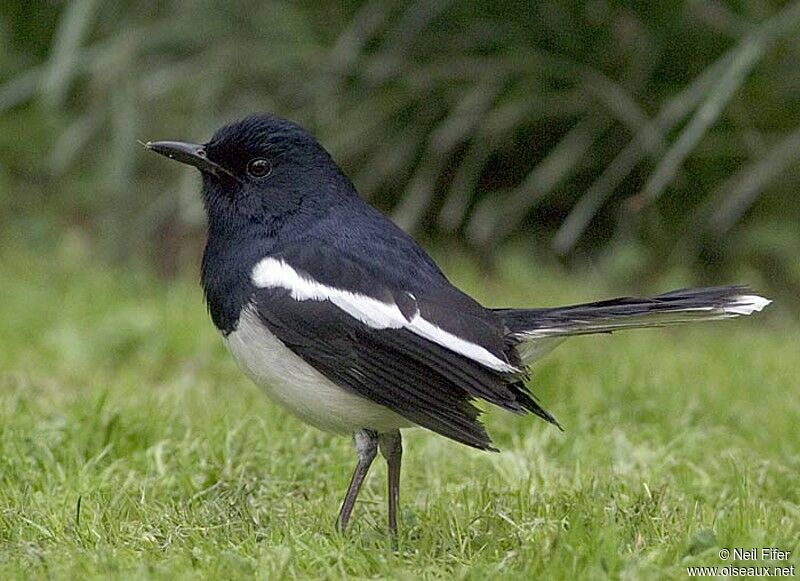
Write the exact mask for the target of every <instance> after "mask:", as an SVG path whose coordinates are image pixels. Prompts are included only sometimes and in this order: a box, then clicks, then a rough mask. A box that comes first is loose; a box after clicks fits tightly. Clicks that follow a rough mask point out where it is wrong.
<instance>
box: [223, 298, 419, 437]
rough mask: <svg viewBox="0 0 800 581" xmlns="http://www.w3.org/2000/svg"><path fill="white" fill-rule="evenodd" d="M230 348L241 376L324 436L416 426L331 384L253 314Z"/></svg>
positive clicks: (245, 316)
mask: <svg viewBox="0 0 800 581" xmlns="http://www.w3.org/2000/svg"><path fill="white" fill-rule="evenodd" d="M225 343H226V344H227V345H228V349H230V351H231V353H232V354H233V357H234V358H235V359H236V362H237V363H238V364H239V366H240V367H241V368H242V370H243V371H244V372H245V373H246V374H247V375H248V377H250V379H252V380H253V381H254V382H255V383H256V385H258V386H259V387H261V388H263V389H264V390H265V391H266V392H267V395H268V396H269V397H270V398H271V399H272V400H273V401H275V402H276V403H278V404H279V405H281V406H283V407H284V408H286V409H287V410H289V411H290V412H292V413H293V414H295V415H296V416H298V417H299V418H300V419H301V420H303V421H305V422H307V423H309V424H311V425H312V426H315V427H317V428H319V429H321V430H325V431H329V432H337V433H353V432H355V431H357V430H360V429H362V428H371V429H373V430H376V431H378V432H387V431H391V430H396V429H398V428H401V427H408V426H411V425H413V424H411V422H409V421H408V420H406V419H405V418H403V417H402V416H400V415H398V414H396V413H394V412H393V411H391V410H389V409H388V408H385V407H383V406H381V405H378V404H376V403H373V402H371V401H370V400H368V399H366V398H363V397H361V396H358V395H356V394H354V393H351V392H349V391H347V390H345V389H343V388H341V387H339V386H338V385H336V384H335V383H333V382H332V381H331V380H329V379H328V378H326V377H325V376H324V375H322V374H321V373H320V372H319V371H317V370H316V369H314V368H313V367H312V366H311V365H309V364H308V363H306V362H305V361H303V359H302V358H300V357H299V356H298V355H296V354H295V353H294V352H292V351H291V350H290V349H289V348H288V347H286V345H284V344H283V343H282V342H281V341H280V339H278V338H277V337H275V335H273V334H272V333H271V332H270V331H269V329H267V328H266V327H265V326H264V324H263V323H262V322H261V321H260V320H259V318H258V315H257V314H256V313H255V312H254V311H253V309H252V308H245V309H243V310H242V314H241V316H240V317H239V325H238V327H237V328H236V331H234V332H233V333H231V334H229V335H228V336H227V337H225Z"/></svg>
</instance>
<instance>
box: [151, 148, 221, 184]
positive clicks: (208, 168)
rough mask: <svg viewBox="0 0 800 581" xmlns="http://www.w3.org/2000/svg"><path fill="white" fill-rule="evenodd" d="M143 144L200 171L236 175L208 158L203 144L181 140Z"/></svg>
mask: <svg viewBox="0 0 800 581" xmlns="http://www.w3.org/2000/svg"><path fill="white" fill-rule="evenodd" d="M144 146H145V147H146V148H147V149H149V150H150V151H155V152H156V153H160V154H161V155H165V156H167V157H168V158H170V159H174V160H175V161H179V162H181V163H185V164H188V165H193V166H194V167H196V168H197V169H199V170H200V171H202V172H206V173H211V174H214V175H216V176H219V177H222V176H223V175H227V176H230V177H232V178H235V177H236V176H235V175H234V174H233V173H231V172H230V171H229V170H228V169H226V168H224V167H222V166H221V165H219V164H218V163H214V162H213V161H211V160H210V159H208V156H207V155H206V148H205V146H203V145H197V144H195V143H183V142H182V141H148V142H147V143H145V144H144Z"/></svg>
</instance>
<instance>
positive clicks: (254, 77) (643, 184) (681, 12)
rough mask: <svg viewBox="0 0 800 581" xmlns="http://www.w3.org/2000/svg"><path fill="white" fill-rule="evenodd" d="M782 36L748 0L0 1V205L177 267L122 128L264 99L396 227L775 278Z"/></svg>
mask: <svg viewBox="0 0 800 581" xmlns="http://www.w3.org/2000/svg"><path fill="white" fill-rule="evenodd" d="M798 32H800V2H792V3H781V2H766V1H763V0H741V1H732V2H726V3H723V2H716V1H710V2H699V1H690V2H663V3H655V2H630V3H620V2H608V1H603V0H594V1H590V2H566V1H565V2H536V3H521V2H513V1H510V0H498V1H494V2H490V1H482V2H461V3H459V2H450V1H447V0H426V1H420V2H411V3H403V2H389V1H369V0H367V1H351V2H342V3H318V2H308V1H306V2H255V1H241V2H230V3H222V2H212V1H191V2H189V1H186V0H172V1H159V2H156V1H140V2H101V1H99V0H75V1H72V2H65V3H53V2H27V1H23V0H6V1H5V2H3V4H2V7H0V217H1V218H2V220H3V223H4V224H6V225H8V227H9V228H15V229H17V234H18V235H20V236H25V237H26V238H28V239H31V240H36V239H37V238H38V239H50V238H51V235H52V233H53V232H54V231H56V232H57V231H60V230H61V229H63V228H65V227H68V228H76V229H80V230H81V231H83V232H85V233H86V234H88V235H89V236H91V237H93V238H95V239H96V240H97V241H98V247H100V248H104V249H108V251H109V252H108V254H109V256H114V257H117V258H126V257H130V256H132V255H136V256H142V255H148V256H151V257H154V258H156V259H157V262H158V263H159V264H160V265H161V266H162V267H163V268H164V269H165V270H167V271H171V270H174V269H175V268H176V267H179V266H180V265H181V264H183V263H184V262H186V260H187V259H188V258H190V257H194V254H195V253H196V248H197V247H198V246H199V244H198V238H200V237H201V236H202V225H203V216H202V208H201V206H200V201H199V199H198V197H197V195H196V189H197V184H198V180H197V177H196V176H195V175H193V174H192V173H191V172H189V171H187V170H186V168H182V167H177V166H175V165H174V164H168V163H164V161H163V160H162V159H160V158H157V156H152V155H146V154H145V152H144V151H143V150H142V149H141V147H140V146H139V144H138V143H137V140H148V139H162V138H173V139H187V140H192V139H194V140H203V139H205V138H207V137H208V136H209V135H210V134H211V132H212V131H213V130H214V129H215V128H216V127H217V126H218V125H220V124H222V123H224V122H227V121H230V120H232V119H234V118H236V117H238V116H241V115H243V114H246V113H249V112H253V111H262V110H271V111H275V112H278V113H280V114H282V115H284V116H288V117H290V118H293V119H295V120H297V121H299V122H301V123H302V124H305V125H306V126H308V127H309V128H311V129H312V130H313V131H314V132H315V133H316V134H317V135H318V136H319V137H320V139H321V141H322V142H323V143H324V144H325V145H326V146H327V147H328V148H329V149H331V151H332V152H333V153H334V156H335V157H336V158H337V160H339V162H340V163H341V164H342V166H343V167H344V168H345V170H346V171H347V172H348V173H349V174H350V175H351V176H352V177H353V179H354V181H355V183H356V185H357V186H358V187H359V189H360V191H361V193H362V194H363V195H364V196H365V197H367V198H368V199H370V201H371V202H373V203H374V204H376V205H378V206H379V207H381V208H382V209H383V210H384V211H386V212H387V213H389V214H390V215H391V216H392V217H393V218H394V219H395V220H396V221H398V222H399V223H400V224H401V225H402V226H403V227H404V228H406V229H408V230H410V231H412V232H413V233H414V234H417V235H420V234H424V235H426V236H428V237H429V238H430V239H434V240H435V239H437V238H439V239H442V238H444V237H447V238H452V237H454V236H458V237H459V238H460V239H461V240H462V241H463V242H467V243H468V244H469V245H470V246H471V247H472V248H474V249H475V251H477V252H478V253H480V254H481V255H482V256H483V257H485V258H488V259H491V258H492V256H493V255H494V253H495V251H496V249H497V248H498V247H499V246H500V245H502V244H504V243H506V242H507V241H509V240H511V239H517V240H521V241H522V243H523V244H526V245H527V244H530V246H531V247H532V248H533V249H535V251H536V253H537V254H539V255H540V258H544V259H547V258H548V257H549V258H550V259H558V260H562V261H565V262H567V263H571V264H576V263H577V264H585V263H586V262H587V261H591V263H592V264H594V265H598V264H599V265H601V266H603V265H606V264H612V265H615V266H616V267H617V268H619V266H620V265H621V266H622V267H623V271H624V272H625V273H626V276H629V277H638V278H645V277H647V276H650V275H653V274H657V273H658V272H659V271H660V270H661V269H662V268H663V267H664V266H666V265H673V266H674V265H675V264H684V265H686V264H688V265H691V266H693V267H694V268H695V269H696V272H697V273H698V274H697V277H698V278H700V279H714V280H718V279H720V278H721V277H723V276H726V275H729V274H730V272H727V270H728V269H730V268H731V267H732V266H736V267H738V266H740V265H742V264H746V265H748V266H749V267H752V268H755V269H757V270H759V271H760V272H761V273H762V275H763V279H764V280H766V281H767V282H768V283H769V284H771V285H772V286H773V287H775V288H782V289H785V290H787V289H792V288H794V289H795V294H796V289H797V285H798V282H797V281H798V280H800V272H798V269H800V261H798V260H797V256H798V253H800V229H798V227H797V226H798V223H800V197H799V196H798V195H797V188H796V186H797V184H798V177H800V163H798V159H800V67H798V66H797V63H798V62H800V41H799V40H798V39H800V35H798ZM761 282H762V283H763V281H761Z"/></svg>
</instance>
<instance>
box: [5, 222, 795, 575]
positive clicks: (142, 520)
mask: <svg viewBox="0 0 800 581" xmlns="http://www.w3.org/2000/svg"><path fill="white" fill-rule="evenodd" d="M4 248H5V249H4V250H2V251H0V272H1V273H2V277H1V278H0V297H1V298H2V300H1V301H0V578H2V579H16V578H53V579H61V578H80V579H87V578H88V579H91V578H106V577H116V578H126V579H128V578H156V579H159V578H160V579H176V578H177V579H180V578H192V579H195V578H201V579H202V578H208V579H214V578H250V577H254V576H255V577H258V578H265V579H273V578H278V577H279V576H280V577H326V578H344V577H358V578H365V577H393V578H408V579H418V578H433V579H438V578H446V579H451V578H470V579H472V578H474V579H487V578H496V577H497V576H498V575H503V576H505V577H508V578H526V579H531V578H536V577H548V578H570V579H573V578H576V577H577V578H589V579H598V578H605V577H610V578H628V579H639V578H654V579H658V578H674V579H684V578H686V577H687V575H686V567H687V566H688V565H715V564H723V562H722V561H721V560H720V558H719V557H718V554H719V551H720V549H721V548H723V547H730V548H732V547H764V546H771V547H777V548H779V549H781V550H784V551H792V555H791V557H790V558H789V559H788V561H785V562H783V563H780V562H775V563H769V562H765V561H761V562H758V563H755V564H759V565H779V564H786V565H791V564H800V561H798V558H797V555H798V554H799V553H800V541H798V539H799V538H800V486H798V471H800V429H798V426H800V397H798V395H800V390H799V389H798V384H799V383H800V380H799V379H798V378H800V358H798V355H799V354H800V328H799V327H798V326H797V324H796V322H792V316H791V314H790V312H789V311H788V310H782V309H781V305H775V306H773V308H772V309H771V312H768V313H766V316H760V317H753V318H750V319H747V320H739V321H735V322H731V321H727V322H720V323H713V324H705V325H700V326H699V327H693V328H681V329H671V330H648V331H637V332H629V333H625V334H620V335H614V336H601V337H594V338H580V339H573V340H571V341H569V342H567V344H565V345H564V346H562V347H560V348H559V349H557V350H556V351H554V352H553V353H552V354H551V355H550V356H549V357H548V358H547V359H545V360H544V361H542V362H541V363H540V364H538V365H537V366H536V367H535V369H534V370H533V374H532V375H533V377H532V385H533V388H534V390H535V392H536V393H537V395H538V396H539V397H540V398H541V400H542V402H543V403H544V404H545V405H546V407H547V408H548V409H549V410H550V411H552V412H553V413H554V414H555V415H556V417H557V418H558V419H559V420H560V421H561V422H562V424H563V425H564V427H565V432H563V433H561V432H559V431H558V430H557V429H555V428H553V427H552V426H548V425H545V424H544V423H543V422H541V421H539V420H537V419H535V418H533V417H517V416H513V415H510V414H507V413H504V412H501V411H498V410H491V411H489V412H488V413H487V415H486V416H485V418H486V423H487V424H488V426H489V430H490V432H491V433H492V434H493V436H494V438H495V442H496V444H497V445H498V447H499V448H501V449H502V450H503V452H502V453H500V454H492V453H482V452H478V451H475V450H471V449H468V448H466V447H462V446H459V445H457V444H454V443H452V442H449V441H447V440H445V439H443V438H441V437H439V436H436V435H433V434H430V433H426V432H424V431H422V430H412V431H409V432H407V435H406V438H405V442H406V454H405V457H404V461H405V464H404V467H403V468H404V470H403V488H402V499H401V503H402V512H401V534H400V537H399V539H398V547H397V549H396V550H394V549H393V547H392V543H391V542H390V539H389V538H388V537H387V535H386V533H385V530H384V527H385V518H386V506H385V494H384V488H385V470H384V465H383V463H382V462H380V463H376V465H375V467H374V468H373V472H372V474H371V476H370V478H369V480H368V482H367V486H366V489H365V491H364V493H363V494H362V500H361V502H360V503H359V504H358V506H357V508H356V513H355V519H354V526H353V528H352V530H351V531H350V533H349V534H347V535H346V536H341V535H338V534H336V533H334V530H333V522H334V518H335V516H336V512H337V510H338V504H339V501H340V500H341V496H342V495H343V493H344V490H345V488H346V485H347V482H348V480H349V476H350V472H351V469H352V466H353V462H354V456H353V453H352V450H351V446H350V442H349V441H348V440H347V439H346V438H341V437H334V436H330V435H327V434H323V433H320V432H317V431H315V430H313V429H310V428H306V427H304V426H303V425H302V424H301V423H300V422H298V421H297V420H295V419H293V418H292V417H290V416H289V415H287V414H286V413H285V412H283V411H282V410H280V409H278V408H277V407H275V406H273V405H272V404H271V403H270V402H269V401H268V400H267V399H266V398H265V397H264V396H263V395H262V394H261V393H260V392H259V391H258V389H257V388H256V387H254V386H252V385H251V384H250V383H248V381H247V380H246V379H245V378H244V376H243V375H241V374H240V373H239V371H238V370H237V369H236V367H235V365H234V363H233V362H232V361H231V359H230V358H229V357H228V355H227V353H226V352H225V350H224V348H223V346H222V344H221V342H220V340H219V338H218V337H217V336H216V334H215V332H214V330H213V327H212V325H211V323H210V322H209V321H208V319H207V316H206V313H205V308H204V305H203V303H202V299H201V292H200V288H199V285H198V284H197V282H196V280H195V274H196V273H194V272H187V273H186V274H185V276H182V277H180V278H179V279H178V280H177V281H163V280H159V279H157V278H156V277H154V276H152V275H150V274H147V272H146V270H145V269H141V268H136V267H128V268H122V267H116V268H115V267H107V266H99V265H98V264H97V261H96V260H95V259H94V258H93V256H92V254H91V249H90V247H89V246H88V245H86V244H85V243H83V242H82V241H81V240H80V239H79V238H76V237H69V236H68V237H65V239H64V241H63V243H61V244H59V248H58V251H57V252H55V253H54V254H53V255H52V256H44V257H42V256H39V255H35V254H32V253H29V252H27V251H22V250H20V247H19V246H18V245H13V244H11V245H5V247H4ZM443 257H444V258H446V260H444V263H445V270H446V271H447V272H448V273H449V274H450V275H451V278H452V279H453V280H455V281H456V282H457V283H459V284H460V285H462V286H463V287H465V288H466V289H467V290H469V291H470V292H473V293H474V294H475V295H476V296H478V297H479V298H480V299H481V300H482V301H483V302H484V303H486V304H491V305H497V306H499V305H503V304H517V305H522V304H556V303H558V302H571V301H576V300H582V299H591V298H601V297H604V296H608V295H609V293H608V290H607V287H605V286H604V284H603V281H598V280H595V279H593V278H581V279H574V278H568V277H567V276H566V275H563V274H559V273H557V272H555V271H553V270H552V269H542V268H535V267H534V265H533V264H529V263H528V262H527V261H526V260H525V259H524V258H523V257H522V255H521V254H519V253H517V254H512V255H510V256H509V257H508V258H507V259H505V260H501V261H500V266H499V268H498V270H497V272H495V273H493V274H492V275H491V276H489V277H487V276H485V275H482V274H481V273H479V272H478V271H477V270H476V269H475V268H474V267H473V266H471V265H470V263H469V262H468V261H466V260H463V259H461V258H459V257H458V256H452V255H449V254H446V255H445V254H444V253H443ZM660 290H666V289H664V288H660ZM732 562H733V561H728V562H727V563H728V564H730V563H732Z"/></svg>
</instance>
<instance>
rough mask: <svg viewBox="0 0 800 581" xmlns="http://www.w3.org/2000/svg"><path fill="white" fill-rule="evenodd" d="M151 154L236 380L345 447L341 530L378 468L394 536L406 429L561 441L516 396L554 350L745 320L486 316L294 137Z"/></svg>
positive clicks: (470, 441) (603, 309)
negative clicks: (348, 468) (508, 426)
mask: <svg viewBox="0 0 800 581" xmlns="http://www.w3.org/2000/svg"><path fill="white" fill-rule="evenodd" d="M144 145H145V147H146V148H147V149H148V150H151V151H153V152H155V153H158V154H161V155H164V156H166V157H168V158H171V159H173V160H175V161H178V162H181V163H184V164H188V165H190V166H194V167H195V168H196V169H198V170H199V171H200V175H201V180H202V187H201V190H202V192H201V194H202V199H203V203H204V206H205V210H206V214H207V222H208V225H207V228H208V235H207V239H206V244H205V250H204V252H203V257H202V263H201V275H200V278H201V283H202V288H203V292H204V296H205V301H206V304H207V307H208V311H209V314H210V316H211V320H212V321H213V324H214V326H215V327H216V329H217V330H218V331H219V333H220V334H221V336H222V339H223V341H224V343H225V344H226V345H227V347H228V349H229V350H230V352H231V354H232V356H233V358H234V359H235V360H236V362H237V363H238V365H239V366H240V367H241V369H242V370H243V371H244V373H245V374H246V375H247V376H249V378H250V379H251V380H252V381H253V382H254V383H255V384H257V385H258V386H260V387H261V388H263V390H264V391H265V392H266V394H267V395H268V396H269V397H270V398H271V399H272V400H273V401H274V402H276V403H277V404H278V405H280V406H282V407H284V408H286V409H287V410H288V411H289V412H291V413H292V414H293V415H295V416H297V417H298V418H299V419H301V420H303V421H304V422H306V423H307V424H310V425H311V426H314V427H316V428H319V429H321V430H324V431H328V432H333V433H336V434H342V435H349V436H351V437H352V439H353V443H354V448H355V453H356V466H355V469H354V471H353V475H352V478H351V480H350V484H349V486H348V488H347V492H346V494H345V496H344V500H343V502H342V504H341V508H340V510H339V514H338V517H337V519H336V525H335V526H336V529H337V530H339V531H342V532H343V531H345V530H346V529H347V527H348V524H349V522H350V520H351V516H352V513H353V509H354V506H355V503H356V499H357V497H358V494H359V491H360V490H361V487H362V484H363V482H364V479H365V478H366V476H367V473H368V470H369V468H370V466H371V465H372V463H373V461H374V460H375V458H376V456H377V454H378V452H380V453H381V455H382V456H383V457H384V458H385V460H386V465H387V472H388V530H389V532H390V534H391V535H392V536H394V537H396V535H397V531H398V523H397V514H398V505H399V498H400V468H401V460H402V453H403V446H402V436H401V430H404V429H406V428H412V427H421V428H425V429H427V430H429V431H432V432H435V433H437V434H439V435H441V436H444V437H446V438H449V439H451V440H454V441H456V442H459V443H461V444H465V445H467V446H470V447H472V448H477V449H479V450H491V451H496V448H495V447H494V446H493V444H492V440H491V438H490V436H489V434H488V433H487V431H486V429H485V428H484V426H483V424H482V423H481V421H480V415H481V410H480V409H479V408H478V407H477V406H476V405H475V404H476V403H477V402H481V401H482V402H488V403H489V404H492V405H494V406H496V407H499V408H502V409H503V410H508V411H510V412H514V413H517V414H533V415H536V416H538V417H539V418H541V419H543V420H545V421H546V422H549V423H551V424H554V425H555V426H558V427H560V424H559V423H558V422H557V420H556V419H555V417H554V416H553V415H551V413H550V412H548V411H546V410H545V409H544V408H543V407H542V406H541V405H540V403H539V400H538V399H537V398H536V397H535V396H534V395H533V393H532V392H531V390H530V389H529V388H528V379H529V369H530V367H529V366H530V364H531V363H532V362H534V361H535V360H537V359H538V358H540V357H542V356H543V355H544V354H545V353H547V352H548V351H550V350H551V349H552V348H553V347H555V346H556V345H557V344H559V343H560V342H561V341H563V340H564V339H566V338H568V337H571V336H576V335H587V334H596V333H611V332H614V331H618V330H623V329H632V328H642V327H662V326H668V325H676V324H681V323H688V322H695V321H712V320H719V319H728V318H733V317H738V316H742V315H750V314H752V313H754V312H757V311H761V310H762V309H763V308H764V307H766V306H767V305H768V304H769V303H770V302H771V301H770V300H769V299H767V298H764V297H762V296H760V295H758V294H754V293H753V292H752V291H750V290H749V289H748V287H745V286H736V285H729V286H716V287H704V288H690V289H682V290H676V291H671V292H667V293H664V294H659V295H657V296H653V297H649V298H647V297H621V298H615V299H611V300H604V301H600V302H591V303H586V304H578V305H570V306H563V307H547V308H490V307H485V306H483V305H481V304H480V303H478V302H477V301H476V300H475V299H473V298H472V297H470V296H469V295H467V294H466V293H464V292H462V291H461V290H460V289H459V288H457V287H456V286H455V285H453V284H452V283H451V282H450V281H449V280H448V278H447V276H446V275H445V274H444V273H443V272H442V270H441V269H440V268H439V267H438V266H437V264H436V263H435V262H434V260H433V259H432V258H431V257H430V256H429V254H428V253H427V252H426V251H425V250H423V248H422V247H421V246H420V245H419V244H417V242H416V241H415V240H414V239H413V238H412V237H411V236H410V235H409V234H407V233H406V232H405V231H403V230H402V229H401V228H399V227H398V226H397V225H395V224H394V223H393V222H392V221H391V220H390V219H389V218H387V217H386V216H385V215H384V214H383V213H381V212H380V211H379V210H377V209H376V208H374V207H373V206H371V205H370V204H368V203H367V202H366V201H365V200H364V199H363V198H362V197H361V196H360V195H359V193H358V192H357V190H356V187H355V186H354V184H353V182H352V181H351V180H350V179H349V178H348V177H347V176H346V175H345V173H344V172H343V171H342V170H341V169H340V167H339V166H338V165H337V164H336V162H335V161H334V160H333V158H332V157H331V155H330V154H329V153H328V151H327V150H326V149H325V148H324V147H323V145H321V144H320V142H319V141H318V140H317V139H316V138H315V137H314V136H313V135H312V134H311V133H310V132H309V131H307V130H306V129H304V128H303V127H301V126H300V125H298V124H296V123H294V122H292V121H290V120H287V119H284V118H281V117H279V116H277V115H274V114H271V113H263V114H254V115H250V116H248V117H245V118H243V119H240V120H237V121H235V122H232V123H230V124H228V125H225V126H223V127H222V128H220V129H219V130H217V131H216V132H215V133H214V135H213V136H212V137H211V139H210V140H209V141H207V142H205V143H200V144H196V143H187V142H181V141H150V142H147V143H145V144H144Z"/></svg>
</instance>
